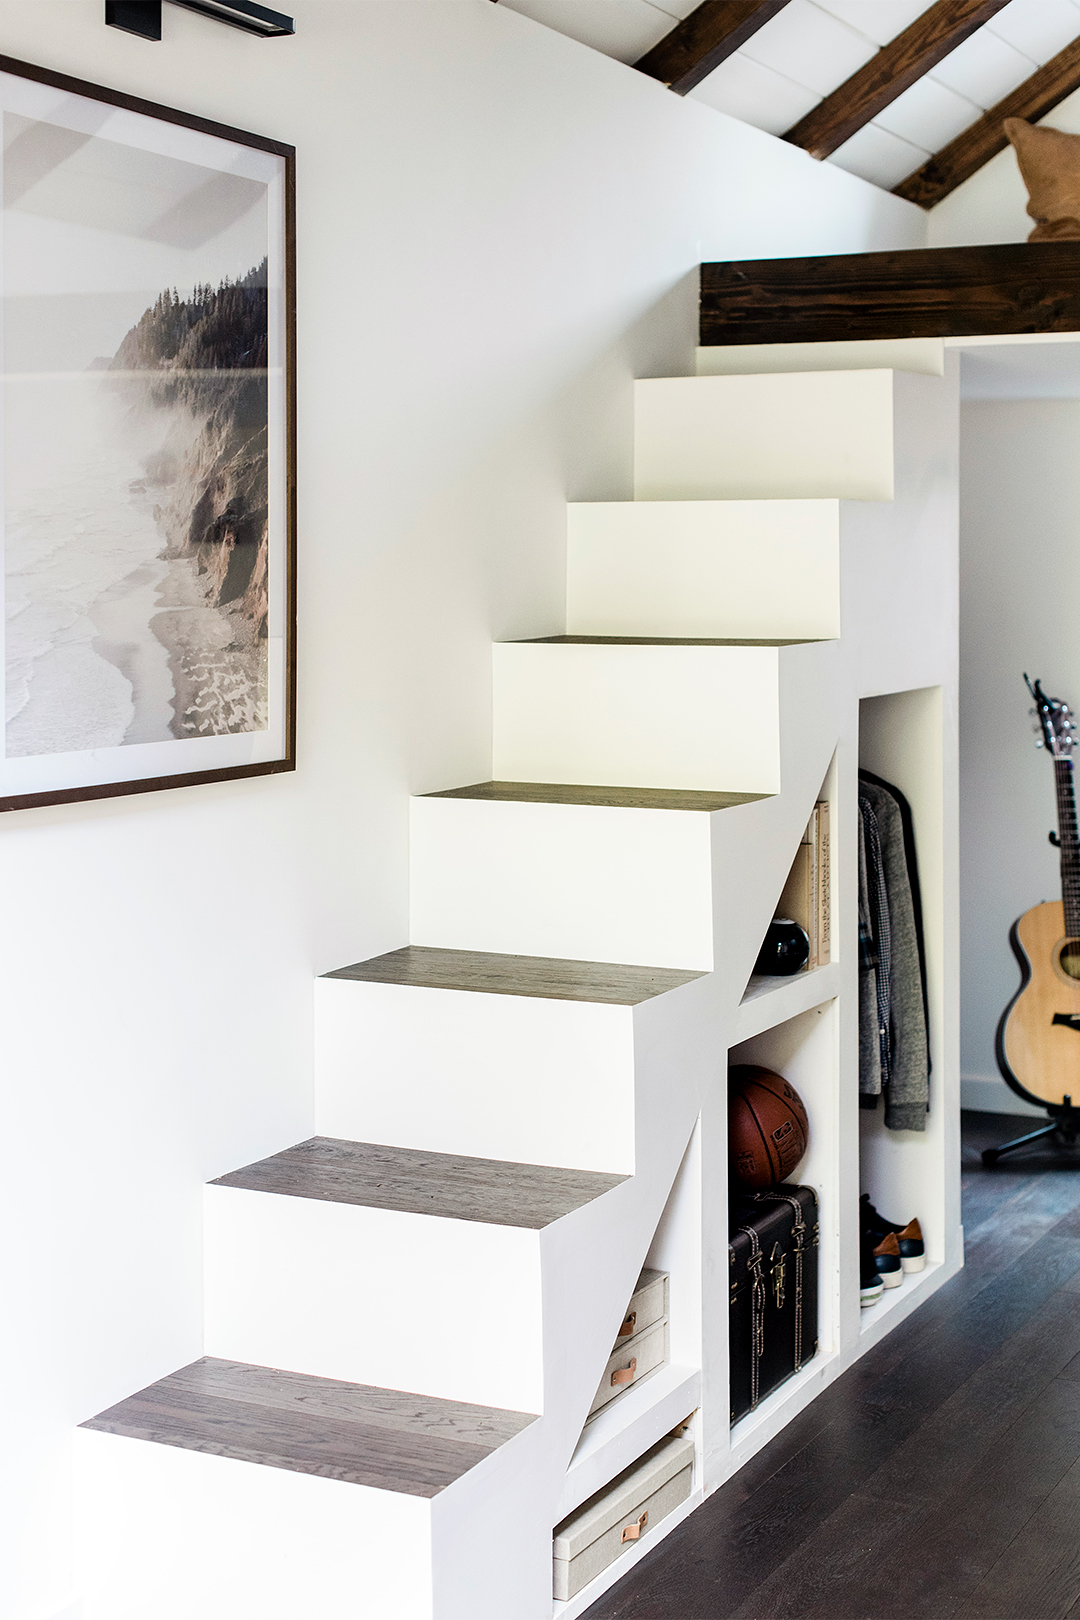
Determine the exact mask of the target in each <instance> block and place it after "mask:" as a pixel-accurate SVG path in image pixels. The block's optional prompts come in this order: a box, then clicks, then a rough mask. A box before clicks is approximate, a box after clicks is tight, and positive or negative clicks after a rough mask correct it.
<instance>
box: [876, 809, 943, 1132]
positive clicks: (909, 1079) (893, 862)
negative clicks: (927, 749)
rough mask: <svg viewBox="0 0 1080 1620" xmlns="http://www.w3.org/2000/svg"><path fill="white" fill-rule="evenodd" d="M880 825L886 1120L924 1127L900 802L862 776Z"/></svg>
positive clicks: (922, 1023) (915, 949)
mask: <svg viewBox="0 0 1080 1620" xmlns="http://www.w3.org/2000/svg"><path fill="white" fill-rule="evenodd" d="M859 794H860V796H861V797H863V798H866V799H868V800H869V802H870V805H871V807H872V809H873V812H874V816H875V818H876V820H877V825H878V836H879V838H880V840H881V859H882V865H883V868H884V872H885V887H886V890H887V891H888V897H889V945H890V952H889V956H890V961H889V1074H888V1083H887V1085H886V1087H885V1123H886V1125H887V1126H888V1127H889V1129H890V1130H893V1131H925V1129H926V1110H927V1107H928V1104H929V1097H930V1061H929V1050H928V1046H927V1031H926V1015H925V1012H924V1009H923V986H922V973H921V970H920V967H919V942H918V935H917V933H916V930H915V909H914V906H913V905H912V899H911V884H910V881H909V878H908V865H907V855H906V852H905V849H904V826H903V821H902V819H901V816H900V807H899V805H898V804H897V802H896V800H895V799H894V798H893V797H892V795H891V794H890V793H887V792H886V791H885V789H884V788H879V787H876V786H875V785H874V784H873V783H872V782H867V781H865V780H863V781H860V783H859Z"/></svg>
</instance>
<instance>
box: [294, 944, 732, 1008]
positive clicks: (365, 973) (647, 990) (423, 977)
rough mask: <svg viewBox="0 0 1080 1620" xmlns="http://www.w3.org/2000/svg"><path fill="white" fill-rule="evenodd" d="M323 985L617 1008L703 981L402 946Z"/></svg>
mask: <svg viewBox="0 0 1080 1620" xmlns="http://www.w3.org/2000/svg"><path fill="white" fill-rule="evenodd" d="M324 977H325V978H327V979H354V980H359V981H362V982H367V983H373V984H405V985H413V986H415V987H418V988H420V989H427V990H465V991H472V992H478V993H482V994H485V995H492V996H537V997H539V998H541V999H542V1000H546V1001H597V1002H603V1003H606V1004H608V1005H613V1006H620V1007H635V1006H637V1005H638V1003H639V1002H642V1001H649V1000H651V999H652V997H653V996H662V995H664V994H666V992H667V991H668V990H677V989H678V988H679V986H680V985H684V984H690V983H691V982H692V981H693V980H694V979H701V978H704V974H702V973H691V972H687V971H684V970H683V969H681V968H658V967H640V966H637V965H634V964H628V963H624V962H576V961H570V960H567V959H564V958H562V957H557V956H510V955H502V954H501V953H497V952H494V951H450V950H439V949H437V948H436V947H434V946H429V945H403V946H402V947H401V949H400V950H396V951H387V952H386V954H385V956H372V957H370V958H369V959H368V961H366V962H354V963H353V964H352V966H351V967H343V968H337V969H335V971H334V972H333V973H327V974H325V975H324Z"/></svg>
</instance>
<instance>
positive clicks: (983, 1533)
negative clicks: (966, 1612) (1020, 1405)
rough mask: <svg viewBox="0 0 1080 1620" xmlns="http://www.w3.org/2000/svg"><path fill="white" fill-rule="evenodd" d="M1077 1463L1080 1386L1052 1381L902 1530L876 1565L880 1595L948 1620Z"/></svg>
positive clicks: (907, 1609)
mask: <svg viewBox="0 0 1080 1620" xmlns="http://www.w3.org/2000/svg"><path fill="white" fill-rule="evenodd" d="M1078 1457H1080V1385H1077V1384H1075V1383H1071V1382H1070V1381H1068V1380H1063V1379H1060V1378H1059V1379H1055V1380H1054V1382H1053V1383H1051V1384H1050V1385H1049V1386H1048V1387H1047V1388H1045V1389H1043V1390H1040V1391H1039V1393H1038V1395H1037V1397H1036V1398H1035V1399H1033V1400H1032V1401H1031V1403H1030V1404H1029V1405H1028V1406H1027V1407H1026V1408H1025V1409H1024V1411H1023V1412H1022V1413H1020V1414H1018V1415H1017V1417H1016V1418H1015V1419H1014V1421H1013V1423H1012V1424H1011V1425H1010V1427H1009V1428H1008V1429H1006V1430H1005V1432H1004V1433H1003V1434H1001V1435H999V1436H998V1438H997V1440H996V1441H995V1443H994V1444H993V1445H992V1446H991V1447H990V1448H989V1449H986V1450H982V1451H980V1452H979V1454H978V1457H977V1460H976V1461H975V1463H974V1465H973V1467H972V1468H971V1470H970V1471H969V1473H968V1475H967V1477H966V1478H965V1479H964V1480H963V1481H962V1483H961V1484H959V1485H958V1486H957V1487H956V1488H955V1489H954V1490H953V1491H952V1492H951V1493H950V1494H949V1495H948V1496H947V1497H945V1498H944V1500H941V1501H939V1502H935V1503H934V1504H933V1506H932V1507H930V1508H928V1509H927V1510H926V1511H925V1512H924V1513H923V1515H922V1517H921V1518H919V1519H913V1520H912V1521H911V1522H909V1523H908V1524H907V1525H906V1526H905V1531H904V1534H903V1536H902V1537H900V1538H898V1540H897V1542H896V1544H895V1545H894V1547H893V1548H892V1549H891V1551H890V1552H889V1553H888V1554H887V1555H886V1556H885V1557H884V1558H883V1560H882V1562H881V1565H880V1570H879V1574H880V1579H881V1584H882V1588H883V1590H887V1591H889V1592H890V1593H891V1594H893V1596H894V1599H895V1601H896V1603H897V1605H898V1606H899V1607H901V1608H902V1609H903V1610H904V1611H905V1612H906V1613H910V1614H912V1615H916V1614H919V1615H933V1616H934V1620H952V1617H953V1616H954V1615H955V1613H956V1611H957V1609H958V1607H959V1606H960V1604H961V1603H963V1602H964V1601H965V1600H966V1599H967V1598H968V1597H969V1596H970V1594H971V1593H972V1592H973V1591H974V1590H975V1588H976V1587H977V1586H978V1584H979V1582H980V1581H981V1580H983V1578H984V1577H985V1576H986V1574H987V1572H988V1570H989V1569H990V1568H991V1567H992V1566H993V1564H994V1563H995V1561H996V1560H997V1559H998V1557H999V1556H1000V1555H1001V1553H1002V1552H1003V1551H1004V1549H1005V1548H1006V1547H1008V1546H1009V1545H1010V1543H1011V1542H1012V1541H1013V1539H1014V1538H1015V1537H1016V1536H1017V1535H1018V1534H1021V1535H1022V1534H1023V1527H1024V1525H1025V1524H1026V1523H1027V1521H1028V1520H1029V1519H1030V1518H1031V1516H1032V1514H1033V1513H1034V1512H1035V1511H1036V1509H1037V1508H1038V1507H1039V1506H1040V1505H1041V1503H1042V1502H1044V1501H1045V1499H1046V1498H1047V1496H1049V1494H1050V1492H1051V1491H1052V1490H1053V1489H1054V1488H1055V1486H1056V1485H1057V1484H1058V1483H1059V1481H1060V1480H1061V1479H1062V1478H1063V1477H1064V1475H1065V1474H1066V1473H1067V1472H1068V1471H1069V1469H1070V1468H1071V1467H1072V1466H1073V1464H1074V1463H1075V1462H1076V1460H1077V1458H1078ZM1003 1484H1004V1485H1005V1487H1006V1488H1003ZM913 1546H916V1547H917V1548H918V1557H917V1558H913V1557H912V1555H911V1549H912V1547H913Z"/></svg>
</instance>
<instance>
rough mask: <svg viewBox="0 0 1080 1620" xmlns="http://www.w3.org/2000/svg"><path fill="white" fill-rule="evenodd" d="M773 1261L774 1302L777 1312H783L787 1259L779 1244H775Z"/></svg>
mask: <svg viewBox="0 0 1080 1620" xmlns="http://www.w3.org/2000/svg"><path fill="white" fill-rule="evenodd" d="M771 1259H772V1287H773V1300H774V1301H775V1304H776V1308H777V1310H778V1311H782V1310H783V1308H784V1272H785V1269H786V1264H787V1257H786V1255H785V1254H784V1251H783V1249H781V1247H780V1245H779V1243H774V1244H773V1252H772V1256H771Z"/></svg>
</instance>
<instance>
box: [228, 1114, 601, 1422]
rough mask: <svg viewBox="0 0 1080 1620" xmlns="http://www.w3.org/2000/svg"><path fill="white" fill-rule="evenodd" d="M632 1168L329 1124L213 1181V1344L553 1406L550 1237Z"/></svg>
mask: <svg viewBox="0 0 1080 1620" xmlns="http://www.w3.org/2000/svg"><path fill="white" fill-rule="evenodd" d="M452 1101H453V1102H454V1103H455V1105H456V1106H457V1107H459V1108H460V1098H458V1097H456V1096H455V1097H452ZM414 1102H415V1100H414V1099H413V1098H412V1097H411V1096H406V1098H405V1106H406V1107H410V1106H414ZM627 1179H628V1178H627V1176H626V1175H625V1174H622V1173H619V1172H617V1171H614V1170H612V1171H604V1170H597V1171H593V1170H590V1169H573V1168H570V1169H564V1168H559V1167H555V1166H550V1165H539V1164H536V1163H528V1162H522V1163H515V1162H509V1161H505V1160H495V1159H488V1158H477V1157H474V1156H471V1155H470V1156H464V1155H460V1154H449V1153H442V1152H439V1151H434V1152H431V1151H426V1150H418V1149H415V1148H412V1147H395V1146H381V1145H377V1144H373V1143H369V1142H358V1141H348V1140H339V1139H332V1138H327V1137H312V1138H311V1139H309V1140H308V1141H306V1142H300V1143H298V1144H297V1145H296V1146H294V1147H291V1148H287V1149H285V1150H284V1151H283V1152H281V1153H275V1154H272V1155H270V1156H269V1157H268V1158H265V1159H260V1160H258V1161H257V1162H255V1163H254V1164H249V1165H247V1166H246V1167H244V1168H243V1169H240V1170H236V1171H233V1172H231V1173H230V1174H227V1175H224V1176H220V1177H218V1179H217V1180H216V1181H213V1182H211V1183H210V1184H209V1185H208V1186H207V1187H206V1189H205V1194H204V1199H205V1211H204V1239H205V1256H204V1279H205V1294H206V1318H205V1340H204V1343H205V1348H206V1350H207V1352H208V1353H209V1354H210V1355H212V1356H216V1357H221V1358H224V1359H226V1360H229V1361H237V1362H250V1363H254V1364H256V1365H258V1366H271V1367H291V1368H294V1369H295V1370H296V1371H298V1372H304V1373H311V1374H314V1375H315V1376H317V1377H325V1378H333V1379H345V1380H346V1381H348V1382H349V1383H356V1384H373V1385H378V1386H382V1387H388V1388H393V1389H407V1390H420V1391H423V1392H424V1393H425V1394H429V1395H437V1396H441V1397H444V1398H446V1399H449V1400H460V1401H467V1402H478V1403H480V1404H483V1405H490V1406H502V1407H508V1408H511V1409H512V1410H516V1411H533V1412H538V1411H540V1410H541V1409H542V1405H543V1333H542V1318H543V1308H542V1302H543V1289H542V1282H541V1247H540V1237H541V1233H542V1232H543V1231H544V1229H545V1228H546V1227H549V1226H551V1225H552V1223H554V1222H555V1221H559V1220H563V1219H565V1218H567V1217H568V1216H573V1215H574V1213H575V1212H576V1211H578V1210H580V1209H582V1208H583V1207H584V1206H585V1205H587V1204H589V1203H591V1202H592V1201H593V1200H594V1199H597V1198H601V1197H603V1196H604V1195H605V1194H608V1193H611V1192H612V1191H613V1190H615V1189H616V1188H618V1187H619V1186H621V1184H622V1183H623V1182H625V1181H626V1180H627Z"/></svg>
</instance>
